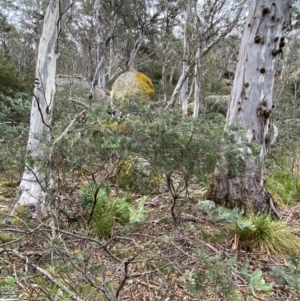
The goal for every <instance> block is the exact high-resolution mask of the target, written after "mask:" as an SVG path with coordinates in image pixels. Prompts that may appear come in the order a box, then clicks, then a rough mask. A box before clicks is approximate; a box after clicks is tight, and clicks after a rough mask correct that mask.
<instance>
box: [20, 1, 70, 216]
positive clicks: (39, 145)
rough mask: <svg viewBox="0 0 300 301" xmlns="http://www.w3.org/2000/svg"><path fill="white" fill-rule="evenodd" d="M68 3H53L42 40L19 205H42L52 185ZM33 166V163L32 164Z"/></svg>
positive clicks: (46, 16) (50, 3)
mask: <svg viewBox="0 0 300 301" xmlns="http://www.w3.org/2000/svg"><path fill="white" fill-rule="evenodd" d="M68 3H69V1H68V0H50V2H49V5H48V8H47V11H46V15H45V19H44V25H43V32H42V36H41V38H40V43H39V48H38V57H37V65H36V72H35V88H34V92H33V98H32V107H31V115H30V129H29V137H28V143H27V155H28V157H30V160H28V162H27V165H26V167H25V171H24V174H23V178H22V181H21V184H20V192H21V196H20V199H19V201H18V203H17V204H16V206H15V208H14V210H15V209H16V208H17V207H18V206H19V205H30V204H32V205H35V206H36V205H37V204H39V205H42V204H43V202H44V200H45V195H46V191H47V189H48V188H49V186H50V185H51V177H50V175H51V173H50V171H49V170H47V160H48V147H49V145H47V144H49V143H50V130H51V122H52V112H53V102H54V95H55V74H56V60H57V57H58V53H57V39H58V35H59V31H60V30H61V28H62V26H63V24H62V22H63V20H64V19H65V18H64V16H63V14H64V13H65V12H66V8H67V7H68ZM29 162H30V163H29Z"/></svg>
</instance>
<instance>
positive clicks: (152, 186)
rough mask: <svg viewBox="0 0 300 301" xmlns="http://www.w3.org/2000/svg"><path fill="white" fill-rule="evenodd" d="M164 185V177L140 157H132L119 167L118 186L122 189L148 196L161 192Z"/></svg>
mask: <svg viewBox="0 0 300 301" xmlns="http://www.w3.org/2000/svg"><path fill="white" fill-rule="evenodd" d="M163 183H164V181H163V177H162V176H161V175H159V174H158V173H156V172H155V171H153V170H152V168H151V165H150V163H149V162H148V161H146V160H145V159H142V158H140V157H130V158H129V159H128V160H126V161H123V162H122V163H121V164H120V165H119V167H118V175H117V179H116V184H117V185H118V186H119V187H120V188H123V189H129V190H130V191H132V192H136V193H140V194H143V195H146V194H152V193H158V192H159V191H161V190H162V189H163Z"/></svg>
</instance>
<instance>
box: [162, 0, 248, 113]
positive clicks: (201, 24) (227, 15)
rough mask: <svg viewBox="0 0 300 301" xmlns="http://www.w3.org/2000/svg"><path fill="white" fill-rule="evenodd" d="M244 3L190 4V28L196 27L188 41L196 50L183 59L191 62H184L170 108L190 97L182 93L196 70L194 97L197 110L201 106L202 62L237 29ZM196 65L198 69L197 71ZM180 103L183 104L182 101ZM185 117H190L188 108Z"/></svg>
mask: <svg viewBox="0 0 300 301" xmlns="http://www.w3.org/2000/svg"><path fill="white" fill-rule="evenodd" d="M243 4H244V1H235V2H232V1H230V0H221V1H219V0H214V1H211V0H206V1H201V2H199V1H197V0H194V1H190V2H188V4H187V6H186V11H188V10H191V11H192V13H191V16H192V17H191V18H189V19H188V20H190V28H193V30H192V32H190V33H189V37H186V38H185V39H184V41H189V43H190V45H189V48H190V49H193V51H190V54H189V56H188V57H187V55H186V52H185V56H184V59H183V60H184V61H185V62H186V61H187V63H184V68H183V69H182V73H181V75H180V77H179V79H178V82H177V84H176V86H175V88H174V91H173V94H172V96H171V98H170V100H169V102H168V104H167V106H166V108H170V107H172V106H174V104H175V102H176V100H177V99H178V96H180V95H181V97H182V95H186V93H184V92H183V93H181V94H180V92H181V91H182V89H183V87H184V90H186V87H185V83H186V81H187V78H188V77H189V76H190V75H191V73H192V71H193V70H195V71H196V74H195V77H196V79H197V81H198V82H197V84H198V86H197V88H196V90H195V95H194V99H195V107H196V109H197V108H198V107H199V104H198V98H197V95H200V90H199V89H200V86H199V75H198V74H197V73H198V72H201V68H200V65H199V63H200V61H201V59H203V58H204V57H205V56H206V55H207V54H208V53H209V52H210V51H211V50H212V49H213V47H215V46H216V45H217V44H218V43H219V42H220V41H222V40H223V39H224V38H225V37H226V35H228V34H229V33H230V32H231V31H232V30H233V29H234V28H235V26H236V24H237V22H238V21H239V18H240V15H241V12H242V10H243ZM188 15H189V14H188ZM185 27H186V25H185ZM192 41H196V43H195V42H194V43H192ZM184 49H187V46H184ZM196 63H197V68H196V69H194V68H195V65H196ZM185 101H186V100H185ZM180 102H182V101H181V100H180ZM185 107H186V106H184V108H185ZM183 114H186V111H185V109H184V112H183ZM196 115H197V114H195V116H194V117H196Z"/></svg>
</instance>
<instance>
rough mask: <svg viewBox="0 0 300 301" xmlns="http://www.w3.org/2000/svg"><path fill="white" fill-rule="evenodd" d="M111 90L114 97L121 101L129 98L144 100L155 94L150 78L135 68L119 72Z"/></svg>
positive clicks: (151, 97)
mask: <svg viewBox="0 0 300 301" xmlns="http://www.w3.org/2000/svg"><path fill="white" fill-rule="evenodd" d="M112 91H113V93H112V94H113V96H114V99H115V100H117V101H121V102H123V101H124V100H128V99H131V98H135V99H138V100H139V101H141V102H146V101H149V100H150V99H153V98H154V95H155V92H154V87H153V84H152V82H151V80H150V79H149V78H148V77H147V76H145V75H144V74H143V73H141V72H137V71H136V70H130V71H128V72H125V73H123V74H121V75H120V76H119V77H118V78H117V79H116V81H115V82H114V84H113V86H112Z"/></svg>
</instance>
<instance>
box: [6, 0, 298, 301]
mask: <svg viewBox="0 0 300 301" xmlns="http://www.w3.org/2000/svg"><path fill="white" fill-rule="evenodd" d="M0 3H1V12H0V201H1V203H0V210H1V233H0V241H1V244H0V252H1V256H2V257H1V259H0V262H1V266H0V269H1V276H0V300H8V299H9V300H124V301H125V300H298V299H299V294H300V277H299V274H300V261H299V252H298V250H299V246H300V238H299V229H300V228H299V226H300V222H299V217H300V208H299V195H300V194H299V193H300V187H299V184H300V183H299V168H300V167H299V164H300V154H299V133H300V122H299V121H300V109H299V101H300V99H299V96H300V95H299V93H300V73H299V64H300V63H299V62H300V61H299V44H300V41H299V37H298V32H299V31H298V30H299V29H298V27H299V20H300V19H299V18H300V11H299V6H298V3H297V2H295V4H294V7H293V11H292V25H293V30H292V31H290V32H289V35H288V37H287V39H288V45H287V46H286V49H285V51H284V55H283V56H282V59H281V63H280V65H279V66H278V70H279V72H280V76H279V77H278V80H277V82H276V86H275V91H274V103H275V109H274V110H273V112H272V120H273V122H274V123H275V124H276V126H277V127H278V129H279V137H278V141H277V143H276V144H275V145H274V146H273V147H272V150H271V152H270V154H269V155H268V158H267V161H266V166H265V168H266V175H265V181H266V185H267V188H268V191H269V192H270V193H271V194H272V195H273V197H274V198H275V200H276V202H277V203H278V210H279V213H280V215H281V220H280V221H276V220H272V219H271V218H270V217H268V216H265V215H252V214H250V215H247V216H245V215H244V214H243V212H242V211H240V210H239V209H237V208H235V209H233V210H228V209H226V208H223V207H221V206H217V205H216V204H214V203H213V202H210V201H209V200H206V199H205V195H206V192H207V190H208V188H209V185H210V182H211V179H212V175H213V171H214V169H215V164H216V162H217V161H218V159H219V155H220V153H221V151H220V150H221V147H222V146H224V145H227V149H228V153H227V156H228V161H229V162H231V164H230V166H231V167H232V169H233V170H236V169H238V168H239V164H240V162H239V158H238V157H237V155H236V150H235V147H234V143H232V137H230V135H229V136H228V137H226V136H225V137H224V135H223V127H224V122H225V116H226V110H227V103H228V99H229V97H230V91H231V85H232V80H233V77H234V70H235V66H236V62H237V56H238V52H239V46H240V42H241V37H242V34H243V30H244V27H245V16H246V13H247V7H248V6H247V5H248V3H247V1H229V0H221V1H208V0H207V1H164V0H157V1H148V0H136V1H134V0H132V1H122V0H116V1H114V0H110V1H108V0H107V1H101V9H100V11H99V12H100V15H99V16H98V17H99V18H98V20H99V22H100V24H98V25H99V26H100V27H99V26H98V27H97V26H96V25H95V10H94V4H95V3H94V1H83V2H80V1H77V2H74V3H72V5H71V6H70V8H69V13H68V16H67V20H66V25H65V28H64V30H62V32H61V33H60V38H59V43H58V45H57V47H58V50H59V54H60V55H59V59H58V65H57V80H56V84H57V92H56V96H55V104H54V113H53V126H52V129H51V135H52V141H53V142H54V141H56V140H57V138H59V137H60V136H61V134H62V133H63V132H64V130H65V129H66V128H67V127H68V125H69V124H70V123H71V122H72V121H73V120H75V122H74V125H73V127H72V129H71V131H70V132H69V133H68V135H66V136H65V137H63V139H60V140H59V142H58V143H54V144H52V145H49V146H48V147H49V148H51V149H52V151H53V158H54V159H53V160H52V166H51V169H52V171H53V177H54V180H55V189H54V191H53V193H52V194H51V197H50V198H49V199H48V200H47V209H48V216H47V217H46V218H45V219H42V220H37V219H32V218H28V210H29V211H30V208H20V209H19V210H18V212H17V214H16V215H13V216H12V215H11V214H10V212H11V210H12V207H13V205H14V203H15V201H16V200H17V197H18V184H19V182H20V179H21V177H22V173H23V171H24V165H25V164H26V143H27V138H28V131H29V115H30V107H31V98H32V90H33V85H34V82H35V75H34V73H35V66H36V55H37V48H38V43H39V38H40V36H41V31H42V26H43V20H44V14H45V10H46V7H47V4H48V2H47V1H39V0H36V1H29V0H22V1H21V0H20V1H5V0H1V2H0ZM188 9H189V10H190V15H189V18H188V19H187V10H188ZM197 15H199V16H201V18H196V16H197ZM236 16H238V22H236V23H234V21H235V17H236ZM199 20H202V23H201V22H200V23H199ZM187 21H188V22H187ZM232 24H234V27H233V28H231V25H232ZM187 25H188V26H187ZM99 28H100V29H101V31H100V32H99V31H98V29H99ZM229 28H230V29H232V30H231V32H230V33H228V30H229ZM185 37H188V38H185ZM197 49H201V58H200V59H199V62H200V66H201V69H200V70H201V72H199V74H195V71H193V70H194V69H193V70H192V71H191V72H190V73H189V75H188V78H189V81H188V83H189V84H188V85H187V87H186V89H187V91H188V93H185V95H177V96H176V97H177V98H178V99H179V100H180V99H181V100H182V97H187V96H188V99H189V103H191V102H193V97H194V93H195V81H196V80H198V81H199V83H200V87H201V91H200V112H199V117H198V118H192V117H191V116H188V117H185V118H182V108H181V106H180V105H177V103H178V99H177V100H176V105H175V107H174V108H172V109H169V110H165V109H164V108H165V106H166V105H167V102H168V101H169V100H170V99H171V98H172V96H174V92H175V91H176V87H177V84H178V81H179V80H180V77H181V75H182V73H183V72H184V68H186V67H187V66H189V65H192V64H193V62H194V59H195V56H196V54H197ZM100 57H103V58H104V61H105V68H104V70H105V74H104V76H103V77H102V78H101V81H100V82H99V85H98V86H97V89H99V95H100V96H99V97H98V98H97V95H98V94H97V93H96V94H95V95H94V97H91V85H92V82H93V79H94V75H95V71H96V67H97V65H98V63H99V60H100ZM132 57H134V63H133V65H132V61H131V58H132ZM131 66H134V67H135V68H136V69H137V70H139V71H141V72H143V73H144V74H145V75H147V76H148V77H149V78H150V79H151V80H152V82H153V84H154V87H155V92H156V93H155V99H154V100H152V101H150V102H147V103H141V102H140V101H139V100H138V99H135V98H134V97H133V98H132V99H128V100H127V101H124V102H123V103H121V104H119V106H118V107H117V108H112V107H111V106H110V105H109V103H108V102H107V101H103V99H108V96H105V93H107V94H108V93H109V91H110V89H111V87H112V84H113V82H114V81H115V79H116V78H117V77H118V76H119V75H120V74H121V73H123V72H124V71H126V70H127V69H128V68H129V67H131ZM103 91H104V94H103ZM86 107H88V109H87V110H86V111H85V112H84V114H81V112H82V110H83V109H85V108H86ZM187 109H188V115H190V114H191V113H190V111H189V110H191V107H189V108H187ZM112 111H113V112H112ZM126 116H134V117H132V118H129V119H128V118H126ZM41 164H42V162H41ZM1 298H2V299H1Z"/></svg>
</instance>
